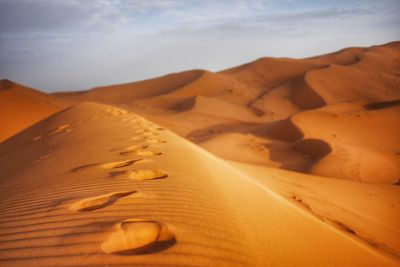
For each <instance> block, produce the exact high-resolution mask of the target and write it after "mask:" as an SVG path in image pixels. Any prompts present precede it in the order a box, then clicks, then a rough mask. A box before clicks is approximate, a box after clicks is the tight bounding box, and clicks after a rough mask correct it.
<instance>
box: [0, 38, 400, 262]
mask: <svg viewBox="0 0 400 267" xmlns="http://www.w3.org/2000/svg"><path fill="white" fill-rule="evenodd" d="M0 125H1V128H0V142H1V143H0V265H1V266H27V265H32V266H98V265H102V266H126V265H136V266H400V230H399V229H400V187H399V185H400V42H393V43H388V44H385V45H380V46H373V47H367V48H358V47H356V48H347V49H343V50H340V51H338V52H335V53H331V54H327V55H321V56H317V57H313V58H306V59H289V58H261V59H258V60H256V61H253V62H250V63H247V64H244V65H241V66H237V67H233V68H230V69H227V70H223V71H220V72H210V71H206V70H190V71H184V72H180V73H173V74H168V75H166V76H162V77H158V78H154V79H150V80H145V81H139V82H133V83H128V84H119V85H111V86H104V87H98V88H93V89H91V90H87V91H81V92H62V93H55V94H46V93H42V92H40V91H37V90H34V89H31V88H28V87H25V86H23V85H20V84H18V83H15V82H12V81H9V80H2V81H1V82H0Z"/></svg>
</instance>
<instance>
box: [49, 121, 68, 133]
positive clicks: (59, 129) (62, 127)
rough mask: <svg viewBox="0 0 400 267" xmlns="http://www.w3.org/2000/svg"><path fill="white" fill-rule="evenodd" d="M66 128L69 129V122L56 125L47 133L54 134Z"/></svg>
mask: <svg viewBox="0 0 400 267" xmlns="http://www.w3.org/2000/svg"><path fill="white" fill-rule="evenodd" d="M68 129H69V124H64V125H61V126H59V127H57V129H55V130H53V131H51V132H50V133H48V135H49V136H51V135H55V134H58V133H61V132H64V131H66V130H68Z"/></svg>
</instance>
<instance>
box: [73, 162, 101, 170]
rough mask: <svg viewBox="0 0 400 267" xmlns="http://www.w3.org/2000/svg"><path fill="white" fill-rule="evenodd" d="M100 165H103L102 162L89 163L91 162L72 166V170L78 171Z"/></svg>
mask: <svg viewBox="0 0 400 267" xmlns="http://www.w3.org/2000/svg"><path fill="white" fill-rule="evenodd" d="M99 165H101V163H89V164H85V165H81V166H78V167H75V168H72V169H71V172H77V171H81V170H85V169H89V168H92V167H96V166H99Z"/></svg>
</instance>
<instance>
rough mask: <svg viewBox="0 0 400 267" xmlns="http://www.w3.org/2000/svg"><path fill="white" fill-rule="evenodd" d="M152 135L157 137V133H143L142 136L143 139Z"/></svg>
mask: <svg viewBox="0 0 400 267" xmlns="http://www.w3.org/2000/svg"><path fill="white" fill-rule="evenodd" d="M153 135H158V133H153V132H143V133H142V136H144V137H150V136H153Z"/></svg>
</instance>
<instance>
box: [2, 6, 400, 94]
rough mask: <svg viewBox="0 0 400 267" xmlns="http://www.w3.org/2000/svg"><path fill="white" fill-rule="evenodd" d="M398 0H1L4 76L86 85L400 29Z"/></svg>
mask: <svg viewBox="0 0 400 267" xmlns="http://www.w3.org/2000/svg"><path fill="white" fill-rule="evenodd" d="M398 14H400V2H399V1H398V0H382V1H372V0H355V1H346V0H334V1H329V2H326V1H317V0H279V1H278V0H253V1H251V0H249V1H242V0H229V1H228V0H221V1H211V0H208V1H207V0H203V1H198V0H152V1H149V0H135V1H128V0H125V1H124V0H91V1H87V0H15V1H9V0H0V73H1V74H2V75H3V76H2V77H0V78H10V79H15V80H17V81H20V82H22V83H26V84H28V85H32V86H36V87H39V88H44V89H46V90H69V89H84V88H88V87H92V86H96V85H101V84H112V83H118V82H128V81H133V80H138V79H143V78H149V77H152V76H156V75H162V74H165V73H169V72H173V71H179V70H185V69H190V68H206V69H211V70H219V69H223V68H226V67H230V66H233V65H235V64H241V63H244V62H246V61H250V60H253V59H255V58H258V57H261V56H292V57H293V56H294V57H304V56H311V55H313V54H318V53H323V52H331V51H333V50H336V49H340V48H342V47H345V46H352V45H372V44H377V43H383V42H387V41H391V40H394V39H396V38H398V36H400V18H399V15H398Z"/></svg>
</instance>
